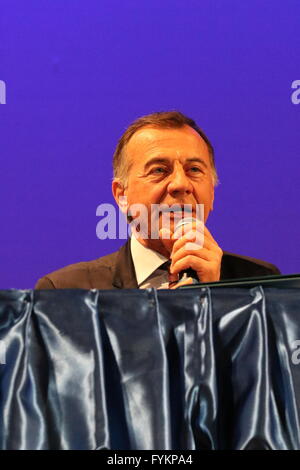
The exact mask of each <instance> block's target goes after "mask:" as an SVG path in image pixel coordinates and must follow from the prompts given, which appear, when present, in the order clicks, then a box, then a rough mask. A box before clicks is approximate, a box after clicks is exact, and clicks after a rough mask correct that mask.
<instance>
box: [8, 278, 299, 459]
mask: <svg viewBox="0 0 300 470" xmlns="http://www.w3.org/2000/svg"><path fill="white" fill-rule="evenodd" d="M299 309H300V291H299V289H293V288H286V289H280V288H272V287H268V288H267V287H266V288H263V287H261V286H255V287H253V288H223V287H216V288H205V287H202V288H194V289H182V290H172V291H170V290H155V289H146V290H137V289H130V290H122V291H116V290H114V291H109V290H106V291H97V290H90V291H85V290H49V291H47V290H45V291H30V290H28V291H16V290H9V291H1V292H0V340H1V351H2V355H1V362H5V363H3V364H1V365H0V373H1V377H0V379H1V380H0V406H1V413H0V419H1V423H0V433H1V434H0V443H1V449H119V450H120V449H155V450H159V449H163V450H175V449H181V450H183V449H189V450H192V449H200V450H201V449H203V450H204V449H300V426H299V417H300V413H299V411H300V389H299V386H300V364H298V362H300V353H299V355H298V354H297V344H298V343H297V341H298V340H300V311H299ZM298 349H299V346H298ZM4 352H5V354H4Z"/></svg>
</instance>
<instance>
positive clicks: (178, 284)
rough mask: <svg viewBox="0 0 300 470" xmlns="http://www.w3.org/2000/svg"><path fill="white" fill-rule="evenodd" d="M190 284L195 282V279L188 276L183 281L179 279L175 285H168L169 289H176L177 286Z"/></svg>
mask: <svg viewBox="0 0 300 470" xmlns="http://www.w3.org/2000/svg"><path fill="white" fill-rule="evenodd" d="M191 284H195V279H193V278H192V277H188V278H187V279H185V280H184V281H179V282H178V283H177V284H176V285H175V286H172V287H170V289H178V287H183V286H188V285H191Z"/></svg>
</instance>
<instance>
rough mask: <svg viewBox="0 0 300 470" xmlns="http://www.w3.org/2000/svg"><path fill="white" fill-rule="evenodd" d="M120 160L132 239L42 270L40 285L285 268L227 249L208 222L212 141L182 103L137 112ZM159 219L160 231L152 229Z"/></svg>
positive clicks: (117, 283) (170, 279)
mask: <svg viewBox="0 0 300 470" xmlns="http://www.w3.org/2000/svg"><path fill="white" fill-rule="evenodd" d="M113 167H114V179H113V183H112V192H113V195H114V198H115V200H116V202H117V204H118V205H119V206H120V208H121V210H122V211H123V212H124V214H125V215H126V217H127V220H128V221H129V222H130V223H131V224H132V227H135V230H134V231H133V235H132V237H131V239H130V240H129V241H128V242H127V243H126V244H125V245H124V246H123V247H122V248H121V249H120V250H119V251H117V252H115V253H112V254H110V255H107V256H104V257H102V258H99V259H97V260H94V261H90V262H85V263H77V264H74V265H71V266H67V267H65V268H63V269H60V270H58V271H56V272H54V273H51V274H49V275H47V276H45V277H43V278H41V279H40V280H39V281H38V283H37V285H36V288H37V289H43V288H44V289H49V288H83V289H91V288H97V289H114V288H146V287H156V288H168V287H170V286H172V287H171V288H177V287H179V286H182V285H184V284H190V283H192V282H195V280H196V281H198V282H215V281H219V280H223V279H236V278H245V277H256V276H265V275H272V274H279V271H278V269H277V268H276V267H275V266H273V265H271V264H269V263H265V262H263V261H260V260H256V259H253V258H248V257H243V256H238V255H234V254H230V253H227V252H223V251H222V249H221V248H220V247H219V245H218V243H217V242H216V241H215V240H214V238H213V236H212V234H211V233H210V232H209V230H208V228H207V227H206V226H205V223H206V221H207V219H208V216H209V213H210V211H211V210H212V209H213V202H214V188H215V186H216V185H217V182H218V177H217V172H216V167H215V160H214V151H213V147H212V145H211V143H210V142H209V140H208V138H207V136H206V135H205V134H204V132H203V131H202V130H201V129H200V128H199V127H198V126H197V124H196V123H195V122H194V121H193V120H192V119H190V118H187V117H186V116H184V115H183V114H181V113H178V112H175V111H174V112H166V113H154V114H151V115H148V116H144V117H142V118H139V119H137V120H136V121H135V122H134V123H133V124H131V125H130V126H129V128H128V129H127V130H126V131H125V133H124V134H123V136H122V137H121V139H120V140H119V143H118V146H117V148H116V151H115V154H114V159H113ZM124 200H125V201H126V205H125V206H124V205H123V204H121V202H122V201H124ZM137 204H139V205H140V206H142V207H143V208H145V214H146V215H143V216H141V217H139V216H138V215H137V213H135V212H134V211H133V210H132V208H133V207H135V205H137ZM154 206H155V207H157V206H159V207H167V208H170V207H172V208H174V207H175V210H174V211H172V212H169V226H168V227H166V226H165V222H164V220H165V219H164V216H163V213H162V212H158V213H157V212H156V213H155V214H156V215H155V217H156V219H155V217H154V212H153V207H154ZM187 206H188V207H189V210H190V218H189V220H188V221H187V222H186V224H185V226H184V233H183V234H182V233H180V234H178V233H177V232H178V225H177V223H178V220H180V216H181V214H182V210H183V209H184V208H185V207H187ZM200 206H201V207H202V208H203V212H202V219H203V220H202V221H200V220H199V215H198V209H197V208H198V207H200ZM139 215H140V214H139ZM137 220H138V221H139V223H137ZM154 223H156V224H157V227H158V234H159V236H157V237H153V230H152V229H153V227H154ZM142 226H143V228H142ZM198 236H200V238H201V243H198V244H197V243H195V242H196V241H197V240H198ZM188 243H189V245H187V244H188ZM182 273H185V274H184V278H183V279H180V277H181V274H182Z"/></svg>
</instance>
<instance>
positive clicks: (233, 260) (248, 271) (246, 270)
mask: <svg viewBox="0 0 300 470" xmlns="http://www.w3.org/2000/svg"><path fill="white" fill-rule="evenodd" d="M276 274H280V271H279V269H278V268H277V266H275V265H274V264H272V263H269V262H267V261H263V260H260V259H256V258H252V257H250V256H244V255H237V254H235V253H229V252H228V251H224V252H223V258H222V267H221V279H236V278H243V277H258V276H272V275H276Z"/></svg>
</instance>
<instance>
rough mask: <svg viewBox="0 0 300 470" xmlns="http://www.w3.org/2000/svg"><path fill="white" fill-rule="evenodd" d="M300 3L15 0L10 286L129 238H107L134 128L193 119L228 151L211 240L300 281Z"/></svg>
mask: <svg viewBox="0 0 300 470" xmlns="http://www.w3.org/2000/svg"><path fill="white" fill-rule="evenodd" d="M299 25H300V2H299V0H285V1H284V2H283V1H282V0H276V1H275V0H270V1H268V0H243V1H241V0H219V1H217V0H201V1H200V0H197V1H196V0H186V1H183V0H164V1H162V0H151V1H147V2H146V1H144V0H134V1H133V0H129V1H128V0H127V1H123V0H122V1H121V0H118V1H117V0H98V1H96V0H27V1H22V0H1V1H0V79H1V80H4V81H5V82H6V86H7V96H6V99H7V104H6V105H0V142H1V147H0V152H1V153H0V155H1V184H0V202H1V230H0V242H1V243H0V266H1V268H0V269H1V272H0V288H11V287H14V288H31V287H33V286H34V284H35V282H36V280H37V279H38V278H39V277H41V276H42V275H44V274H46V273H48V272H50V271H52V270H55V269H58V268H60V267H62V266H64V265H66V264H70V263H74V262H78V261H83V260H89V259H93V258H97V257H99V256H101V255H104V254H106V253H109V252H111V251H113V250H115V249H116V248H117V247H118V246H120V245H121V244H122V243H123V241H120V240H119V241H118V240H117V241H110V240H105V241H101V240H98V239H97V238H96V225H97V222H98V221H99V218H98V217H96V207H97V206H98V204H100V203H102V202H113V198H112V196H111V189H110V185H111V175H112V171H111V158H112V154H113V151H114V148H115V145H116V142H117V139H118V138H119V136H120V135H121V134H122V132H123V130H124V129H125V127H126V126H127V125H128V124H129V123H130V122H131V121H132V120H133V119H135V118H136V117H138V116H140V115H142V114H147V113H150V112H153V111H158V110H169V109H179V110H181V111H182V112H184V113H186V114H187V115H189V116H191V117H193V118H194V119H196V121H197V122H198V124H199V125H200V127H202V128H203V129H204V130H205V132H206V133H207V134H208V136H209V137H210V139H211V141H212V142H213V144H214V146H215V150H216V161H217V168H218V172H219V177H220V180H221V184H220V186H219V187H218V188H217V189H216V194H215V210H214V212H213V214H212V215H211V216H210V219H209V222H208V228H209V229H210V230H211V232H212V233H213V235H214V237H215V238H216V240H217V241H218V242H219V244H220V246H221V247H222V248H223V249H225V250H228V251H233V252H235V253H239V254H245V255H249V256H254V257H257V258H262V259H265V260H267V261H271V262H273V263H274V264H276V265H278V267H279V268H280V269H281V270H282V272H283V273H296V272H300V254H299V248H298V240H299V233H300V230H299V228H300V227H299V210H298V204H299V199H300V185H299V181H298V180H299V169H300V158H299V156H300V152H299V150H300V139H299V134H300V105H294V104H292V102H291V94H292V91H293V90H292V89H291V83H292V82H293V81H294V80H296V79H300V28H299Z"/></svg>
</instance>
